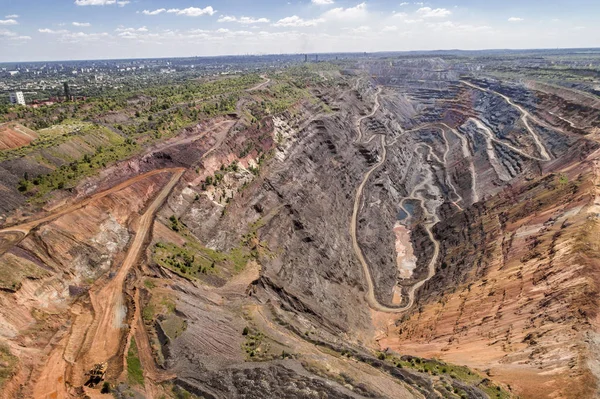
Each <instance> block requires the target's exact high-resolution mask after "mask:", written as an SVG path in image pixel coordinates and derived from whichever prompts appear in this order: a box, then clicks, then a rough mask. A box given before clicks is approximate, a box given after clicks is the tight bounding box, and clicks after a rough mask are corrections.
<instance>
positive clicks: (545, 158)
mask: <svg viewBox="0 0 600 399" xmlns="http://www.w3.org/2000/svg"><path fill="white" fill-rule="evenodd" d="M461 82H462V83H463V84H465V85H467V86H470V87H472V88H474V89H477V90H480V91H484V92H487V93H492V94H496V95H497V96H500V97H502V98H503V99H504V100H505V101H506V102H507V103H509V104H510V105H512V106H513V107H515V108H516V109H518V110H519V112H521V119H522V120H523V123H524V124H525V127H526V128H527V130H529V133H531V136H532V137H533V140H534V141H535V144H536V145H537V147H538V149H539V151H540V154H541V155H542V158H543V159H541V160H542V161H549V160H550V159H551V157H550V154H548V151H546V147H544V144H542V141H541V140H540V137H539V136H538V134H537V133H536V132H535V131H534V130H533V129H532V128H531V126H529V121H528V119H531V120H534V121H536V122H537V123H540V124H542V123H541V122H540V121H538V120H537V118H535V117H534V116H533V115H531V114H530V113H529V111H527V110H526V109H525V108H523V107H521V106H520V105H518V104H515V103H514V102H513V100H512V99H511V98H510V97H507V96H505V95H504V94H502V93H498V92H497V91H494V90H490V89H486V88H484V87H479V86H477V85H475V84H473V83H470V82H467V81H465V80H461ZM544 125H545V124H544Z"/></svg>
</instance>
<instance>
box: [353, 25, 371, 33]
mask: <svg viewBox="0 0 600 399" xmlns="http://www.w3.org/2000/svg"><path fill="white" fill-rule="evenodd" d="M369 31H371V28H370V27H368V26H366V25H363V26H359V27H358V28H355V29H353V32H354V33H367V32H369Z"/></svg>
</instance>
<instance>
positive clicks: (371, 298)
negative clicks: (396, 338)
mask: <svg viewBox="0 0 600 399" xmlns="http://www.w3.org/2000/svg"><path fill="white" fill-rule="evenodd" d="M380 93H381V88H379V89H378V90H377V96H376V101H375V108H374V110H373V112H372V113H371V114H370V115H367V116H365V117H363V118H361V119H359V120H358V122H357V126H358V132H359V136H358V138H357V140H356V142H359V141H360V140H361V138H362V132H361V130H362V129H361V127H360V124H361V122H362V120H364V119H366V118H370V117H372V116H373V115H375V113H376V112H377V110H378V109H379V94H380ZM381 149H382V155H381V159H380V160H379V162H377V163H376V164H375V165H374V166H373V167H372V168H371V169H369V171H368V172H367V173H366V174H365V176H364V177H363V180H362V182H361V184H360V186H359V187H358V190H357V192H356V196H355V198H354V210H353V213H352V220H351V221H350V235H351V237H352V247H353V249H354V253H355V254H356V257H357V258H358V260H359V262H360V264H361V266H362V268H363V272H364V274H365V280H366V283H367V302H368V304H369V306H370V307H371V308H372V309H374V310H377V311H381V312H386V313H402V312H405V311H407V310H409V309H410V308H411V307H412V306H413V304H414V297H415V291H416V290H417V289H419V288H420V287H421V286H423V284H425V283H426V282H427V281H428V280H430V279H431V278H432V277H433V276H434V275H435V264H436V262H437V258H438V256H439V251H440V244H439V242H438V241H437V240H436V239H435V237H434V236H433V233H432V232H431V228H432V227H433V226H434V225H435V223H437V216H435V215H430V214H428V210H427V208H426V207H425V206H423V212H424V213H425V215H426V216H428V218H430V219H432V221H431V222H430V223H427V224H426V225H425V228H426V230H427V233H428V235H429V238H430V239H431V241H432V242H433V244H434V253H433V256H432V258H431V261H430V262H429V266H428V275H427V278H425V279H424V280H421V281H419V282H418V283H416V284H415V285H413V286H412V287H411V288H410V290H409V291H408V303H407V304H406V305H405V306H402V307H390V306H386V305H383V304H381V303H379V301H377V298H376V297H375V287H374V284H373V277H372V275H371V270H370V269H369V265H368V264H367V261H366V259H365V256H364V254H363V252H362V249H361V248H360V244H359V243H358V238H357V235H358V231H357V229H358V225H357V219H358V213H359V212H360V208H361V205H362V193H363V190H364V188H365V186H366V185H367V182H368V181H369V179H370V177H371V175H372V174H373V172H375V171H376V170H377V169H379V168H380V167H381V166H382V165H383V164H384V163H385V161H386V158H387V146H386V143H385V136H384V135H381ZM411 195H413V194H411ZM420 200H421V204H422V201H423V199H420Z"/></svg>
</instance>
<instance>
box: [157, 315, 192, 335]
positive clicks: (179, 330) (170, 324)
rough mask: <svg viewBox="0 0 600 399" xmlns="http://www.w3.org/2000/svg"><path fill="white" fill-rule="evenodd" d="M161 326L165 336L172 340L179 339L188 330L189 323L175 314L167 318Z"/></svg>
mask: <svg viewBox="0 0 600 399" xmlns="http://www.w3.org/2000/svg"><path fill="white" fill-rule="evenodd" d="M160 325H161V327H162V329H163V331H164V332H165V334H167V336H168V337H169V338H171V339H175V338H177V337H179V336H180V335H181V334H183V332H184V331H185V330H186V329H187V321H186V320H184V319H182V318H181V317H179V316H177V315H175V314H170V315H169V316H167V317H166V318H165V319H164V320H162V321H161V322H160Z"/></svg>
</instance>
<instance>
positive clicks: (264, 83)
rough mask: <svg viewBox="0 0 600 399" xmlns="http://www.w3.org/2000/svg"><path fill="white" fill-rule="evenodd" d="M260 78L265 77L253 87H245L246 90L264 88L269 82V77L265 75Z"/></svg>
mask: <svg viewBox="0 0 600 399" xmlns="http://www.w3.org/2000/svg"><path fill="white" fill-rule="evenodd" d="M261 78H263V79H265V81H264V82H262V83H259V84H257V85H256V86H254V87H251V88H249V89H247V90H246V91H255V90H260V89H264V88H265V87H267V85H268V84H269V83H271V79H269V78H267V77H266V76H261Z"/></svg>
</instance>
